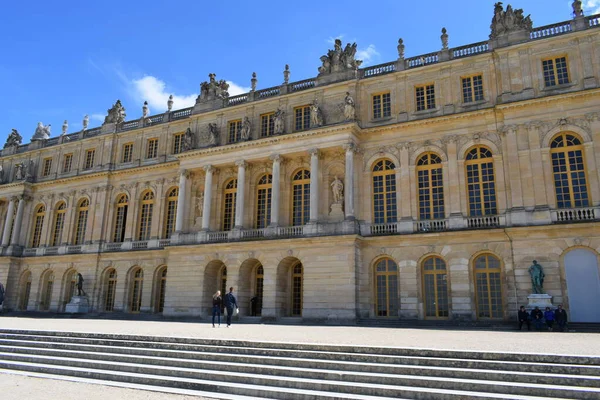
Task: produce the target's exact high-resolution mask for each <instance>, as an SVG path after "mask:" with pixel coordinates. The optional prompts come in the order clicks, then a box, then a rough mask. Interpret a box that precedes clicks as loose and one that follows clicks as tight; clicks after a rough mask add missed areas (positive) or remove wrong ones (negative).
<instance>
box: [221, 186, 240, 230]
mask: <svg viewBox="0 0 600 400" xmlns="http://www.w3.org/2000/svg"><path fill="white" fill-rule="evenodd" d="M236 197H237V179H230V180H228V181H227V183H225V190H224V192H223V230H224V231H230V230H232V229H233V227H234V225H235V200H236Z"/></svg>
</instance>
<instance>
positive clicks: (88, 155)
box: [83, 149, 96, 169]
mask: <svg viewBox="0 0 600 400" xmlns="http://www.w3.org/2000/svg"><path fill="white" fill-rule="evenodd" d="M94 157H96V149H88V150H86V151H85V164H83V169H92V168H94Z"/></svg>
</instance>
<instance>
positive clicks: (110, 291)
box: [104, 268, 117, 311]
mask: <svg viewBox="0 0 600 400" xmlns="http://www.w3.org/2000/svg"><path fill="white" fill-rule="evenodd" d="M105 288H106V289H105V290H106V291H105V292H104V311H114V309H115V293H116V291H117V271H116V270H115V269H114V268H111V270H110V271H109V272H108V273H107V274H106V283H105Z"/></svg>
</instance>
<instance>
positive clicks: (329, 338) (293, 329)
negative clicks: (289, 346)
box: [0, 317, 600, 400]
mask: <svg viewBox="0 0 600 400" xmlns="http://www.w3.org/2000/svg"><path fill="white" fill-rule="evenodd" d="M0 329H30V330H49V331H75V332H101V333H120V334H139V335H149V336H177V337H195V338H221V339H240V340H257V341H273V342H294V343H324V344H348V345H364V346H386V347H388V346H390V347H413V348H414V347H416V348H433V349H457V350H479V351H493V352H518V353H532V352H533V353H538V354H539V353H545V354H573V355H595V356H600V334H594V333H552V332H525V331H523V332H518V331H516V330H515V331H514V332H496V331H484V330H443V329H406V328H367V327H347V326H295V325H261V324H234V325H233V326H232V327H231V328H225V326H224V325H222V326H221V328H212V326H211V325H210V324H207V323H205V322H203V323H191V322H156V321H122V320H118V321H115V320H96V319H94V320H92V319H62V318H61V319H49V318H41V319H37V318H21V317H19V318H17V317H0ZM0 393H1V398H2V399H3V400H4V399H9V400H10V399H19V400H22V399H28V400H38V399H39V400H42V399H43V400H48V399H58V398H60V399H61V400H76V399H77V400H79V399H86V400H106V399H107V398H114V399H125V398H126V399H127V400H159V399H161V400H162V399H165V400H191V399H194V400H200V399H203V398H202V397H196V396H189V395H185V394H184V395H175V394H167V393H159V392H150V391H147V390H134V389H123V388H116V387H110V386H104V385H94V384H89V383H79V382H68V381H58V380H47V379H41V378H34V377H26V376H21V375H12V374H10V375H9V374H3V373H0Z"/></svg>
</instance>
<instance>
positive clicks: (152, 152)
mask: <svg viewBox="0 0 600 400" xmlns="http://www.w3.org/2000/svg"><path fill="white" fill-rule="evenodd" d="M156 157H158V139H157V138H152V139H148V143H147V144H146V158H156Z"/></svg>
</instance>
